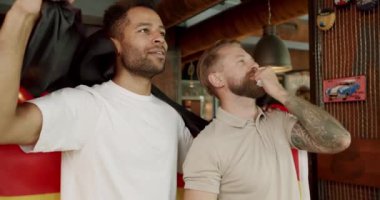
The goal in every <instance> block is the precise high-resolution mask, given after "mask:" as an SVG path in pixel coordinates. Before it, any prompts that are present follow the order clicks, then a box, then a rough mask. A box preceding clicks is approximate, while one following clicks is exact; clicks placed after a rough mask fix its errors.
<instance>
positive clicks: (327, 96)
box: [323, 76, 366, 103]
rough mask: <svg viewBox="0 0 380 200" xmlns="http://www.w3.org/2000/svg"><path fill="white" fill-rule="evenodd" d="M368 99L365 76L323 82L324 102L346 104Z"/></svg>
mask: <svg viewBox="0 0 380 200" xmlns="http://www.w3.org/2000/svg"><path fill="white" fill-rule="evenodd" d="M365 99H366V78H365V76H354V77H346V78H339V79H331V80H324V81H323V101H324V102H325V103H329V102H344V101H364V100H365Z"/></svg>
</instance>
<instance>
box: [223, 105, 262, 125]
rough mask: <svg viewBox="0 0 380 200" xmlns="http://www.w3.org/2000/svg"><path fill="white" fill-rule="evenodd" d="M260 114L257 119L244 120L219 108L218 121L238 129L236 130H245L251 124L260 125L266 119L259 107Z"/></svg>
mask: <svg viewBox="0 0 380 200" xmlns="http://www.w3.org/2000/svg"><path fill="white" fill-rule="evenodd" d="M258 113H259V114H258V115H257V118H256V119H242V118H239V117H237V116H235V115H233V114H231V113H229V112H227V111H225V110H223V109H222V108H220V107H219V108H218V110H217V112H216V119H219V120H221V121H224V122H226V123H227V124H228V125H230V126H233V127H236V128H244V127H245V126H246V125H247V124H249V123H254V124H257V123H259V121H260V120H263V119H265V118H266V115H265V113H264V112H263V110H261V108H259V107H258Z"/></svg>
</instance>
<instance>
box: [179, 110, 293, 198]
mask: <svg viewBox="0 0 380 200" xmlns="http://www.w3.org/2000/svg"><path fill="white" fill-rule="evenodd" d="M296 121H297V120H296V119H295V117H294V116H292V115H290V114H288V113H284V112H279V111H273V112H270V113H266V114H264V113H263V112H262V111H261V110H259V115H258V117H257V119H256V120H253V119H252V120H243V119H239V118H237V117H235V116H233V115H232V114H229V113H227V112H226V111H224V110H223V109H221V108H219V110H218V112H217V116H216V119H214V120H213V122H212V123H210V124H209V125H208V126H207V127H206V128H205V129H204V130H203V131H202V132H201V134H200V135H199V136H198V137H197V138H196V139H195V140H194V142H193V144H192V146H191V148H190V150H189V152H188V154H187V157H186V160H185V163H184V180H185V183H186V184H185V189H193V190H200V191H205V192H211V193H216V194H218V199H219V200H299V199H300V193H299V188H298V184H297V176H296V170H295V167H294V162H293V158H292V154H291V150H290V148H291V142H290V133H291V130H292V128H293V126H294V124H295V123H296Z"/></svg>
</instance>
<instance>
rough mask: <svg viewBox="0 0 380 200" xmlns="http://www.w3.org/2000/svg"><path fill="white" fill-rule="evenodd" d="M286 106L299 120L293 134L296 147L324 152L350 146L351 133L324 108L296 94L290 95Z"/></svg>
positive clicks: (292, 137) (332, 151)
mask: <svg viewBox="0 0 380 200" xmlns="http://www.w3.org/2000/svg"><path fill="white" fill-rule="evenodd" d="M285 106H286V107H287V108H288V110H289V112H290V113H292V114H293V115H295V116H296V117H297V118H298V121H299V123H297V124H296V125H295V126H294V128H293V130H292V135H291V141H292V143H293V145H294V146H295V147H297V148H299V149H304V150H308V151H311V152H322V153H335V152H339V151H342V150H344V149H345V148H347V147H348V145H349V143H350V141H351V136H350V134H349V133H348V131H347V130H346V129H345V128H344V127H343V126H342V125H341V124H340V123H339V122H338V121H337V120H336V119H335V118H334V117H332V116H331V115H330V114H329V113H327V112H326V111H324V110H323V109H321V108H319V107H317V106H315V105H313V104H311V103H309V102H307V101H306V100H303V99H301V98H298V97H295V96H289V98H288V99H287V101H286V102H285Z"/></svg>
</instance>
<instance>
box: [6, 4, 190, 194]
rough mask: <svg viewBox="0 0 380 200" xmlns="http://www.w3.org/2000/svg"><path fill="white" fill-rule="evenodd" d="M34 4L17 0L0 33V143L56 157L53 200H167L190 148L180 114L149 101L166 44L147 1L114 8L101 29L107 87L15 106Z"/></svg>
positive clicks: (35, 15)
mask: <svg viewBox="0 0 380 200" xmlns="http://www.w3.org/2000/svg"><path fill="white" fill-rule="evenodd" d="M41 4H42V0H16V1H15V3H14V4H13V6H12V7H11V9H10V10H9V12H8V13H7V15H6V17H5V20H4V23H3V26H2V28H1V30H0V60H1V61H2V62H1V64H0V92H1V94H2V97H1V98H0V104H1V105H2V106H1V108H0V119H1V120H0V144H20V145H22V148H23V149H24V151H27V152H51V151H62V152H63V154H62V174H61V195H62V196H61V199H63V200H65V199H69V200H75V199H78V200H85V199H91V200H93V199H131V200H140V199H142V200H151V199H160V200H168V199H172V200H173V199H175V191H176V172H177V167H178V166H181V163H182V161H183V158H184V155H185V154H186V152H187V149H188V147H189V145H190V144H191V142H192V136H191V135H190V133H189V131H188V129H187V128H186V127H185V124H184V122H183V120H182V118H181V117H180V116H179V114H178V113H177V112H176V111H175V110H174V109H173V108H172V107H170V106H169V105H167V104H166V103H164V102H163V101H161V100H159V99H158V98H156V97H154V96H152V94H151V86H152V83H151V79H152V77H154V76H155V75H156V74H159V73H160V72H162V71H163V69H164V63H165V57H166V52H167V43H166V41H165V29H164V26H163V24H162V21H161V19H160V17H159V16H158V15H157V13H156V12H155V11H154V9H153V7H152V6H151V5H150V4H145V3H144V2H142V1H139V3H137V4H136V3H131V2H124V3H117V4H115V5H113V6H111V7H110V8H109V9H108V10H107V11H106V12H105V16H104V26H105V29H106V30H108V34H109V36H110V38H111V39H112V41H113V43H114V45H115V47H116V50H117V57H116V61H115V66H116V67H115V71H116V73H115V76H114V78H113V79H112V80H110V81H108V82H106V83H103V84H101V85H95V86H93V87H87V86H79V87H77V88H67V89H63V90H59V91H57V92H54V93H52V94H51V95H48V96H45V97H42V98H38V99H35V100H33V101H31V102H29V103H24V104H22V105H17V94H18V88H19V82H20V81H19V79H20V74H21V64H22V61H23V55H24V53H25V48H26V44H27V41H28V38H29V36H30V34H31V32H32V29H33V26H34V25H35V22H36V21H37V19H38V17H39V13H40V10H41Z"/></svg>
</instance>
